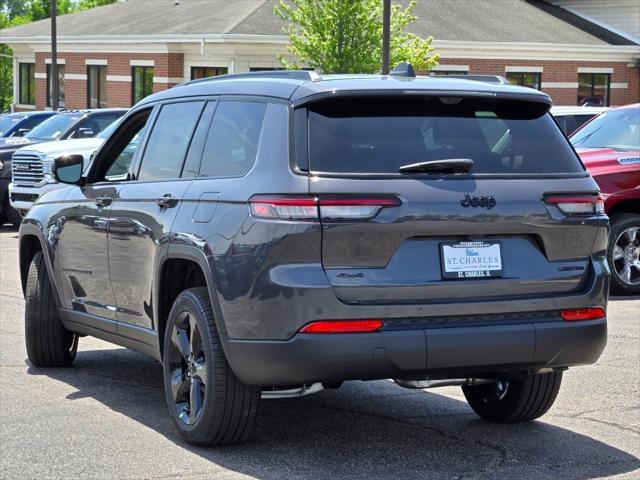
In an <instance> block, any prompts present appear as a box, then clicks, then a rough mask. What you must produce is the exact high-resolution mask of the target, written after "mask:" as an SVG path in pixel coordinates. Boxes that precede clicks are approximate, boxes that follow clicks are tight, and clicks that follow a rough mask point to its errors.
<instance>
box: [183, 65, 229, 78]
mask: <svg viewBox="0 0 640 480" xmlns="http://www.w3.org/2000/svg"><path fill="white" fill-rule="evenodd" d="M228 71H229V69H228V68H227V67H191V80H197V79H199V78H207V77H217V76H218V75H226V74H227V72H228Z"/></svg>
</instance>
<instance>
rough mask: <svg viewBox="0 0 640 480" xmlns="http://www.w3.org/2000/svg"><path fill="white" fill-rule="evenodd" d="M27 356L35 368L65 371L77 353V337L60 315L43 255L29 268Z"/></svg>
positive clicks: (26, 314) (26, 311) (26, 307)
mask: <svg viewBox="0 0 640 480" xmlns="http://www.w3.org/2000/svg"><path fill="white" fill-rule="evenodd" d="M24 327H25V328H24V329H25V341H26V344H27V356H28V357H29V361H30V362H31V364H32V365H33V366H35V367H66V366H68V365H71V363H72V362H73V360H74V358H75V357H76V352H77V350H78V334H76V333H73V332H70V331H69V330H67V329H66V328H64V325H62V322H61V321H60V316H59V314H58V308H57V306H56V302H55V297H54V293H53V289H52V288H51V283H50V282H49V275H48V274H47V267H46V264H45V261H44V256H43V255H42V252H38V253H36V255H35V256H34V257H33V260H32V261H31V265H30V266H29V276H28V277H27V288H26V292H25V309H24Z"/></svg>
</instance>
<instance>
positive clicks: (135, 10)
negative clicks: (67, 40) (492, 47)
mask: <svg viewBox="0 0 640 480" xmlns="http://www.w3.org/2000/svg"><path fill="white" fill-rule="evenodd" d="M404 2H406V0H403V1H402V2H401V3H404ZM275 3H276V0H180V1H179V4H178V5H175V4H174V0H126V1H124V2H118V3H115V4H112V5H108V6H104V7H99V8H95V9H92V10H87V11H84V12H79V13H75V14H71V15H63V16H61V17H59V18H58V35H59V36H61V37H72V36H85V35H113V36H118V35H172V34H173V35H176V34H221V33H231V34H257V35H280V34H282V28H283V26H284V23H283V22H282V20H280V19H279V18H277V17H276V16H275V15H274V14H273V6H274V4H275ZM415 14H416V15H417V17H418V21H417V22H416V23H414V24H413V25H412V26H411V27H410V29H411V31H413V32H415V33H418V34H420V35H422V36H427V35H432V36H433V37H434V38H436V39H438V40H460V41H478V42H532V43H554V44H586V45H606V44H607V42H605V41H603V40H601V39H599V38H598V37H596V36H594V35H592V34H590V33H588V32H586V31H584V30H581V29H580V28H577V27H575V26H573V25H571V24H569V23H567V22H565V21H563V20H561V19H559V18H557V17H556V16H554V15H551V14H549V13H547V12H545V11H544V10H542V9H540V8H537V7H536V6H535V5H533V4H532V3H531V2H527V1H525V0H419V1H418V4H417V6H416V9H415ZM48 35H49V21H48V20H41V21H39V22H33V23H30V24H26V25H22V26H18V27H14V28H9V29H5V30H0V42H1V41H2V37H46V36H48Z"/></svg>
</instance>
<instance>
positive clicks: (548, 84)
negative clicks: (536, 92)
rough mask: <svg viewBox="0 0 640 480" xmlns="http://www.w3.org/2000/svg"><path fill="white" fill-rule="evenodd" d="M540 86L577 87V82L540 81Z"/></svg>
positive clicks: (544, 87) (543, 87)
mask: <svg viewBox="0 0 640 480" xmlns="http://www.w3.org/2000/svg"><path fill="white" fill-rule="evenodd" d="M540 88H542V89H543V90H544V89H546V88H578V82H542V85H541V86H540Z"/></svg>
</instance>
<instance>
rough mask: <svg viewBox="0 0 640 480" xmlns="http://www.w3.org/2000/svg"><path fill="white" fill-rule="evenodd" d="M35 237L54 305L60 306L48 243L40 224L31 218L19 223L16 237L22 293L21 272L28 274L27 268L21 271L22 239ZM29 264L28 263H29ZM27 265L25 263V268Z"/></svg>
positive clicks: (23, 288) (23, 293)
mask: <svg viewBox="0 0 640 480" xmlns="http://www.w3.org/2000/svg"><path fill="white" fill-rule="evenodd" d="M29 236H30V237H36V238H37V240H38V242H39V243H40V251H41V252H42V256H43V257H44V263H45V266H46V267H47V276H48V277H49V283H50V284H51V287H52V290H53V295H54V298H55V302H56V305H57V306H58V308H60V307H61V306H62V303H61V301H60V293H59V292H58V285H57V284H56V282H54V281H53V264H52V263H51V256H50V251H49V245H48V244H47V242H46V241H45V235H44V233H43V231H42V225H41V224H40V223H39V222H36V221H34V220H33V219H25V220H24V221H23V222H22V224H21V225H20V236H19V239H18V258H19V262H18V264H19V269H20V283H21V286H22V295H23V296H24V295H25V293H26V292H25V287H26V283H23V282H22V278H24V277H23V274H24V275H25V277H26V275H28V274H29V272H28V270H27V271H26V272H23V262H22V241H23V240H24V237H29ZM29 265H30V264H29ZM29 265H25V266H24V267H26V268H27V269H28V268H29Z"/></svg>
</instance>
